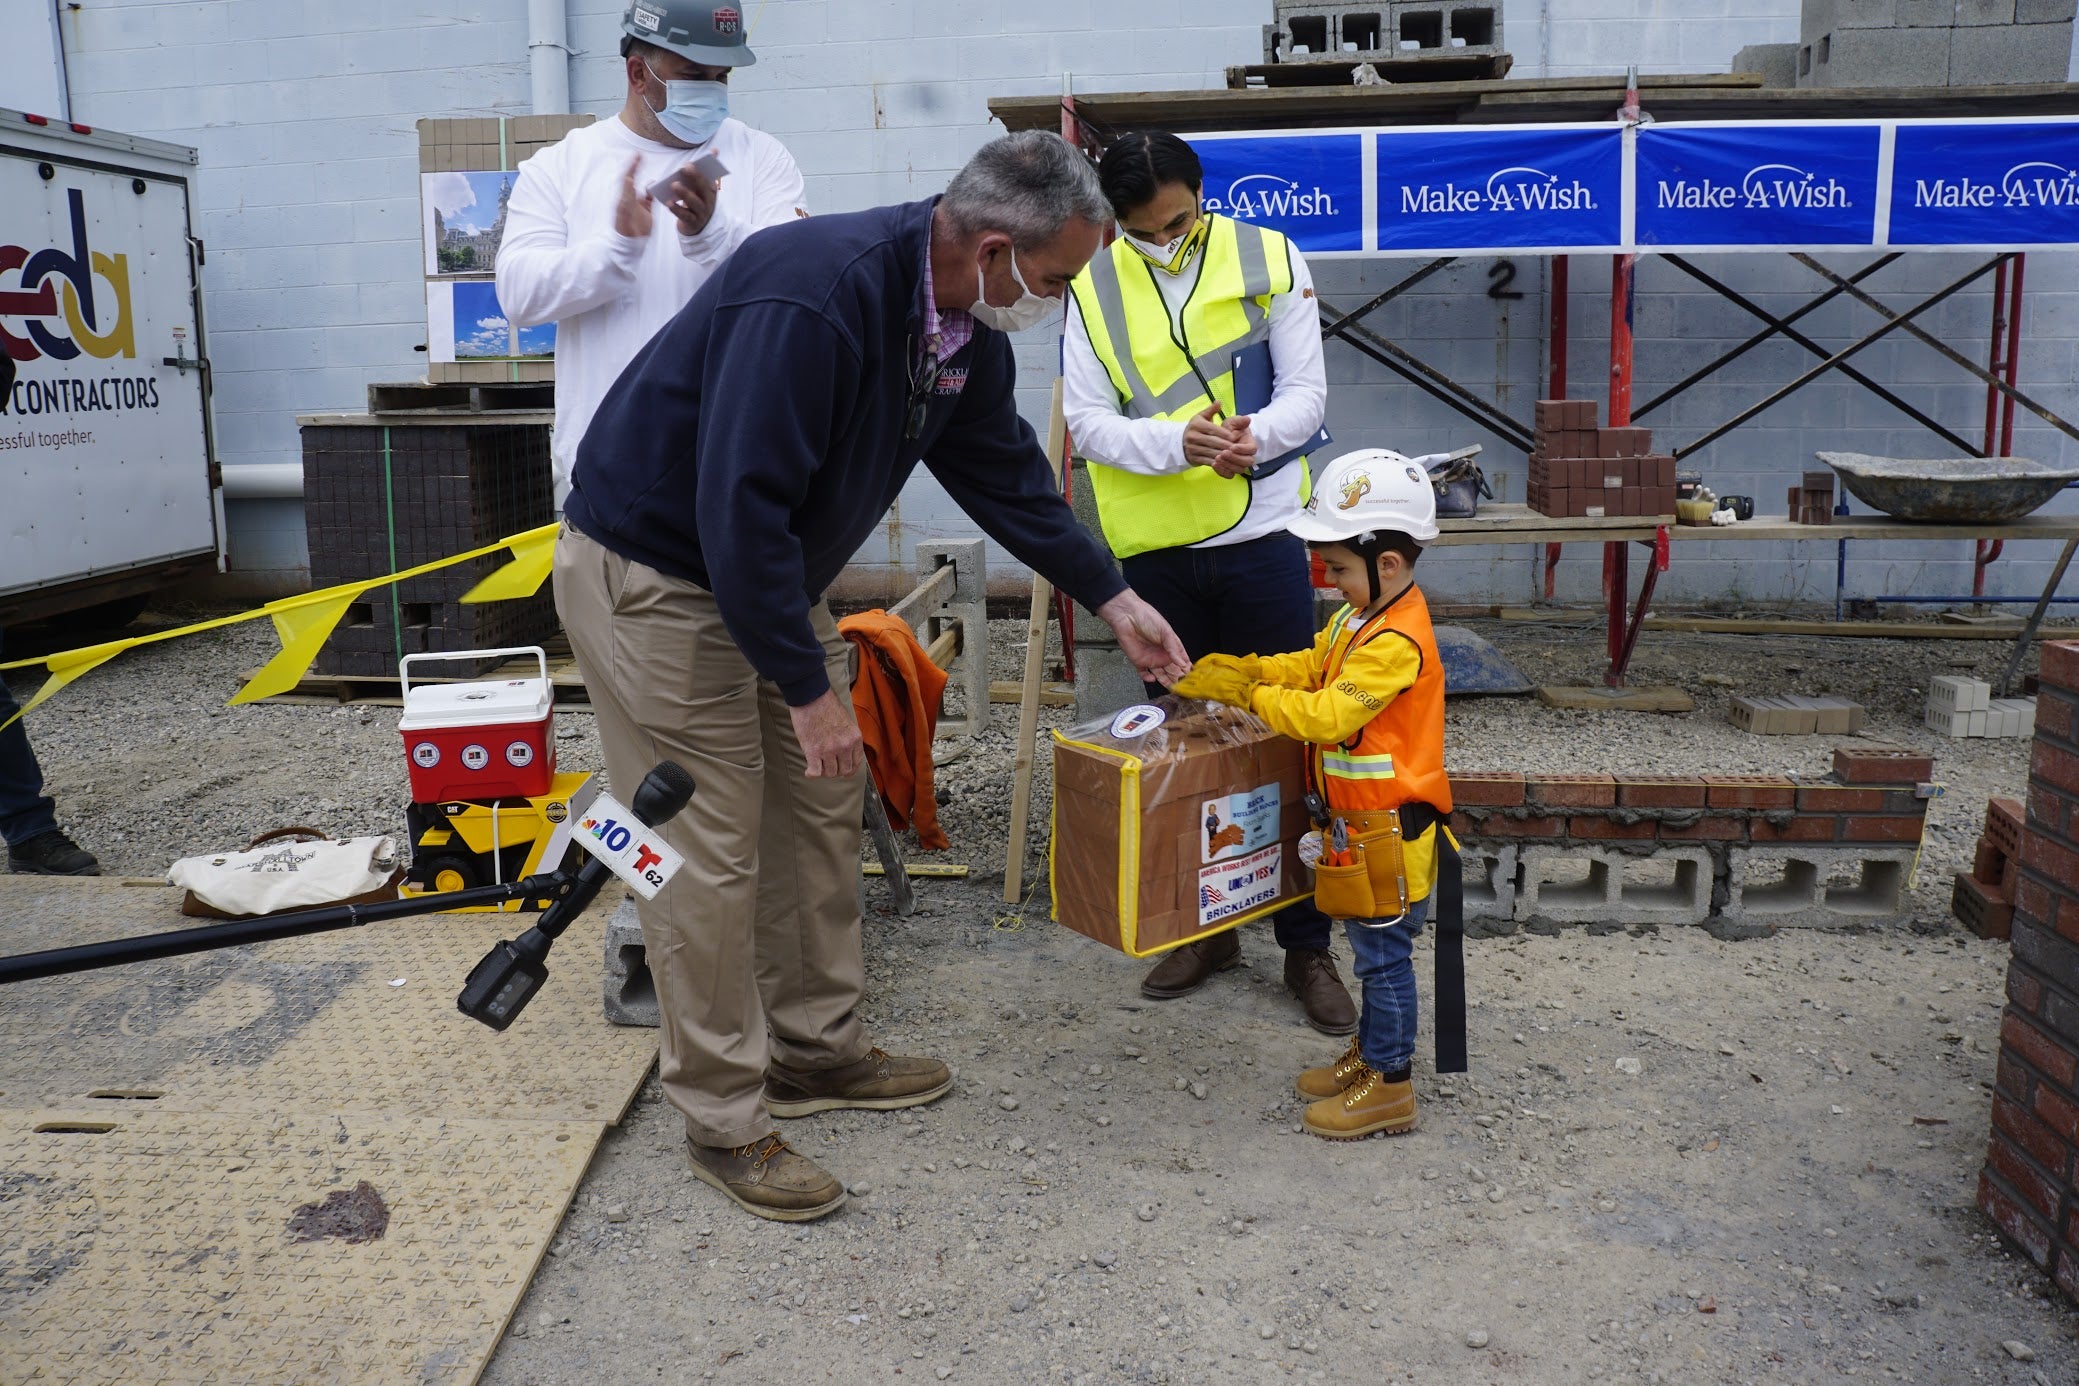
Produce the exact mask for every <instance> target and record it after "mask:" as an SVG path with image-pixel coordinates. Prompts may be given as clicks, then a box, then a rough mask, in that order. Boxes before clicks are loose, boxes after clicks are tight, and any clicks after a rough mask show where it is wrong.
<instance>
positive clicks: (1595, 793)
mask: <svg viewBox="0 0 2079 1386" xmlns="http://www.w3.org/2000/svg"><path fill="white" fill-rule="evenodd" d="M1523 784H1524V789H1525V791H1526V794H1527V797H1528V798H1529V801H1530V802H1531V803H1533V804H1543V805H1547V806H1549V807H1552V808H1610V807H1613V806H1614V805H1615V804H1616V802H1617V781H1615V780H1613V779H1611V778H1610V777H1609V776H1608V775H1527V776H1525V777H1524V781H1523Z"/></svg>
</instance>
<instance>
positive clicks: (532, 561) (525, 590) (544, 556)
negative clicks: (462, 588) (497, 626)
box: [462, 525, 556, 602]
mask: <svg viewBox="0 0 2079 1386" xmlns="http://www.w3.org/2000/svg"><path fill="white" fill-rule="evenodd" d="M506 547H508V548H510V549H511V550H512V555H513V557H512V562H510V563H507V564H506V565H504V566H503V567H501V568H499V569H498V570H497V571H496V572H493V573H492V574H491V575H490V576H489V577H487V578H485V579H484V580H483V581H482V582H479V583H478V584H477V585H476V586H474V587H472V588H470V589H469V590H468V591H467V592H465V593H463V594H462V600H463V601H465V602H504V601H513V600H515V599H517V598H520V597H531V596H533V595H534V594H535V593H536V592H539V591H540V590H541V585H542V584H543V583H544V582H547V581H548V580H549V568H550V566H551V565H552V564H554V562H555V560H556V526H554V525H543V526H542V527H541V528H540V529H530V530H528V531H527V532H526V533H524V534H515V535H514V536H513V537H512V538H510V539H508V540H507V541H506Z"/></svg>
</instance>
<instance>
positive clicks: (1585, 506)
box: [1528, 399, 1675, 519]
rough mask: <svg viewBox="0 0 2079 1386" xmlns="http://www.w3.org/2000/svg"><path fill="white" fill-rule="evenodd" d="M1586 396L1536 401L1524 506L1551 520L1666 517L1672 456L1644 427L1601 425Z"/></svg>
mask: <svg viewBox="0 0 2079 1386" xmlns="http://www.w3.org/2000/svg"><path fill="white" fill-rule="evenodd" d="M1595 417H1596V416H1595V401H1594V400H1592V399H1541V400H1539V401H1538V402H1537V404H1536V406H1535V415H1534V422H1535V425H1536V430H1537V437H1536V447H1535V448H1534V449H1533V450H1532V452H1531V455H1530V483H1529V488H1528V497H1529V501H1530V508H1531V509H1532V510H1535V511H1537V512H1538V513H1539V514H1540V515H1549V516H1551V517H1553V518H1554V519H1566V518H1570V517H1571V518H1577V519H1585V518H1596V519H1603V518H1607V517H1610V516H1614V515H1651V516H1656V517H1658V516H1672V515H1673V514H1674V512H1675V459H1674V458H1673V457H1671V456H1666V455H1662V454H1656V453H1655V452H1654V451H1653V430H1652V429H1650V428H1599V427H1597V426H1596V422H1595Z"/></svg>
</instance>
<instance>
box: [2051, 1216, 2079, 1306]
mask: <svg viewBox="0 0 2079 1386" xmlns="http://www.w3.org/2000/svg"><path fill="white" fill-rule="evenodd" d="M2072 1221H2073V1222H2074V1223H2079V1213H2075V1214H2074V1215H2073V1217H2072ZM2052 1275H2053V1276H2054V1277H2055V1279H2056V1280H2057V1288H2058V1289H2060V1290H2063V1291H2064V1292H2065V1298H2066V1299H2069V1300H2071V1301H2072V1302H2073V1303H2074V1304H2079V1248H2075V1247H2073V1246H2072V1245H2071V1244H2070V1243H2067V1244H2066V1246H2065V1248H2064V1250H2063V1251H2061V1252H2059V1253H2058V1257H2057V1269H2056V1270H2055V1271H2054V1272H2052Z"/></svg>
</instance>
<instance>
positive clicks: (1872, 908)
mask: <svg viewBox="0 0 2079 1386" xmlns="http://www.w3.org/2000/svg"><path fill="white" fill-rule="evenodd" d="M1913 855H1914V849H1913V848H1911V847H1879V846H1846V847H1833V848H1828V847H1817V846H1813V847H1735V848H1733V849H1732V850H1731V852H1730V853H1728V860H1729V865H1730V867H1731V871H1730V878H1729V886H1730V894H1729V896H1728V897H1727V900H1726V905H1725V912H1724V918H1725V921H1726V923H1727V924H1730V925H1733V926H1735V927H1738V928H1829V927H1835V926H1839V925H1844V924H1877V923H1883V922H1885V921H1887V920H1894V919H1898V918H1901V917H1903V916H1904V915H1905V913H1906V911H1907V903H1906V876H1907V873H1908V872H1909V871H1911V870H1912V866H1913Z"/></svg>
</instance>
